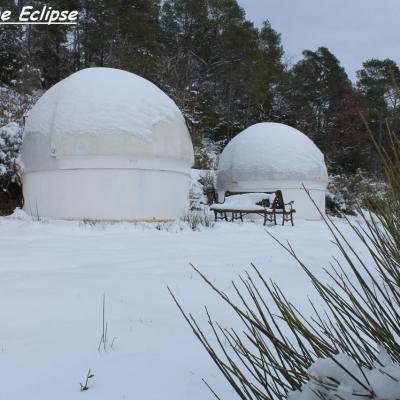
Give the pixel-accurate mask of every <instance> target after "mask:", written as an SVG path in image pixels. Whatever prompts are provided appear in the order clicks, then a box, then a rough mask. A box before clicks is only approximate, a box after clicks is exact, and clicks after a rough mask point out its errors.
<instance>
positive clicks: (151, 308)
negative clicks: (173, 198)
mask: <svg viewBox="0 0 400 400" xmlns="http://www.w3.org/2000/svg"><path fill="white" fill-rule="evenodd" d="M338 224H339V225H340V227H341V228H342V229H343V231H344V232H345V234H346V235H347V236H348V237H350V238H351V237H352V235H353V234H352V233H351V230H350V227H349V226H348V225H347V224H346V223H345V222H344V221H338ZM160 227H161V229H160ZM157 228H158V229H157ZM265 230H268V231H269V232H271V233H273V234H274V235H276V236H277V237H278V238H279V239H281V240H289V241H290V242H291V244H292V245H293V247H294V248H295V249H296V250H297V251H298V254H299V255H300V257H301V258H302V259H303V260H305V261H306V262H307V264H308V265H309V266H310V268H311V269H312V271H314V272H315V273H316V274H317V275H319V276H323V272H322V267H324V266H327V265H328V263H329V261H330V260H331V257H332V256H333V255H335V254H337V250H336V249H335V246H334V244H332V243H331V241H330V240H331V237H330V234H329V232H328V230H327V228H326V226H325V225H324V224H323V223H322V222H306V221H296V224H295V226H294V227H293V228H292V227H291V226H284V227H282V226H270V227H266V228H264V227H263V226H262V225H261V224H260V223H258V222H257V223H251V222H246V223H242V224H240V223H227V222H219V223H217V224H216V225H215V226H214V227H212V228H204V229H202V230H200V231H199V232H193V231H191V230H189V229H188V228H187V227H185V225H184V224H183V223H175V224H167V225H165V226H160V225H146V224H143V225H140V224H138V225H133V224H124V223H121V224H114V225H106V224H95V225H93V224H84V223H77V222H62V221H51V222H49V221H48V222H46V221H31V220H29V219H23V218H22V219H18V218H0V321H1V324H0V399H7V400H12V399H30V400H36V399H37V400H39V399H40V400H50V399H51V400H62V399H65V400H74V399H96V400H102V399H104V400H115V399H132V400H133V399H134V400H136V399H146V400H153V399H154V400H156V399H157V400H160V399H165V400H169V399H171V400H172V399H173V400H189V399H190V400H197V399H199V400H200V399H202V400H203V399H208V398H213V397H212V395H211V393H210V392H209V390H208V389H207V387H206V386H205V385H204V384H203V382H202V378H205V379H206V380H207V381H208V382H209V383H210V384H211V385H212V386H213V388H215V390H216V391H217V392H218V393H219V394H221V395H222V398H232V399H233V398H235V396H234V395H231V389H230V388H229V387H228V385H227V384H226V383H225V381H224V379H223V378H222V376H220V374H219V372H218V371H217V370H216V368H215V367H214V365H213V363H212V362H211V361H210V359H209V358H208V355H207V354H206V353H205V352H204V350H203V349H202V348H201V346H200V344H199V343H198V342H197V340H196V339H195V337H194V336H193V334H192V332H191V331H190V329H189V328H188V326H187V325H186V323H185V322H184V320H183V319H182V317H181V316H180V314H179V312H178V310H177V308H176V306H175V305H174V304H173V302H172V300H171V298H170V296H169V294H168V291H167V285H168V286H169V287H170V288H171V289H172V290H173V292H174V293H175V294H176V296H177V297H178V299H179V300H180V301H181V303H182V304H183V306H184V308H185V309H186V310H188V311H191V312H193V314H195V315H196V316H197V317H198V318H199V320H200V322H202V323H203V326H204V328H205V330H206V331H207V326H206V323H205V315H204V308H203V306H204V305H207V307H208V308H209V310H210V312H211V313H212V316H213V317H214V318H215V319H217V320H218V321H220V322H222V324H223V325H225V326H232V325H235V324H236V320H235V319H234V318H233V317H232V314H231V312H230V310H229V309H227V308H226V306H224V305H223V304H221V302H220V301H219V300H218V298H217V297H216V295H214V294H213V293H212V292H211V291H210V289H209V288H207V287H206V286H205V284H204V283H203V282H202V281H201V280H200V278H199V277H198V276H196V275H195V274H194V273H193V272H192V271H191V268H190V266H189V263H193V264H195V265H196V266H197V267H198V268H199V269H200V270H201V271H202V272H204V273H205V274H206V275H207V276H208V277H209V278H210V279H211V280H212V281H214V282H215V283H216V284H217V286H218V287H220V288H222V289H223V290H224V291H226V292H228V293H232V294H233V291H232V286H231V283H230V281H231V280H232V279H237V277H238V274H240V273H242V272H243V271H244V270H245V269H250V264H251V263H254V264H256V265H257V266H258V267H259V268H260V270H261V271H262V273H263V274H264V276H265V277H267V278H271V279H273V280H274V281H276V282H278V283H279V285H280V286H281V287H282V289H283V290H284V291H285V292H286V293H287V295H288V297H289V298H290V299H291V300H292V301H293V302H294V303H295V304H296V305H298V306H299V307H300V308H301V309H302V311H304V312H306V313H307V312H308V311H309V306H308V303H307V296H310V297H311V298H315V294H313V290H312V288H311V287H310V284H309V282H308V281H307V279H306V278H305V276H304V274H303V273H302V272H301V270H300V269H299V267H298V266H297V265H296V263H295V262H294V261H293V260H292V259H291V258H290V257H289V256H288V255H286V254H285V252H284V250H283V249H282V248H280V247H279V245H278V244H277V243H275V242H274V241H273V239H271V237H269V236H268V235H267V233H266V232H265ZM355 246H356V248H359V254H361V255H366V253H365V250H364V249H363V248H362V247H361V245H359V244H356V245H355ZM103 293H105V294H106V295H105V299H106V300H105V302H106V307H105V320H106V322H107V326H108V334H107V336H108V339H107V351H101V352H99V351H98V345H99V341H100V337H101V333H102V301H103ZM114 338H115V339H114ZM113 340H114V343H113V346H112V347H113V348H112V349H111V343H112V341H113ZM89 368H90V369H91V370H92V372H93V373H94V375H95V376H94V378H93V379H91V380H90V382H89V386H90V389H89V390H88V391H85V392H80V390H79V382H83V381H84V378H85V377H86V374H87V371H88V369H89Z"/></svg>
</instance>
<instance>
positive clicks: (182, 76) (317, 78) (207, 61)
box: [0, 0, 400, 173]
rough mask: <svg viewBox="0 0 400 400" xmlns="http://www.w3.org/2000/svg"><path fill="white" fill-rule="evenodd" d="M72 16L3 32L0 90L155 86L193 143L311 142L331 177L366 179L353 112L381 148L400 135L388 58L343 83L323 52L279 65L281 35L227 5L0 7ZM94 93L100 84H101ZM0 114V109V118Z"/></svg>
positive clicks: (360, 131)
mask: <svg viewBox="0 0 400 400" xmlns="http://www.w3.org/2000/svg"><path fill="white" fill-rule="evenodd" d="M49 3H50V4H51V6H53V7H54V8H58V9H71V10H72V9H77V10H79V11H80V15H79V23H78V25H76V26H62V25H53V26H28V27H20V26H1V27H0V39H1V42H0V85H2V86H9V85H15V84H16V83H15V82H17V83H18V88H17V89H18V90H19V91H25V93H27V92H29V91H30V92H33V91H34V90H38V89H41V90H44V89H47V88H49V87H50V86H51V85H53V84H55V83H56V82H58V81H59V80H61V79H63V78H65V77H66V76H68V75H69V74H71V73H73V72H75V71H77V70H80V69H82V68H87V67H91V66H106V67H114V68H121V69H125V70H128V71H131V72H134V73H136V74H139V75H141V76H143V77H145V78H147V79H149V80H151V81H152V82H154V83H155V84H157V85H158V86H159V87H161V88H162V89H163V90H164V91H165V92H166V93H167V94H168V95H170V96H171V97H172V98H173V99H174V100H175V101H176V103H177V104H178V106H179V107H180V108H181V110H182V111H183V112H184V115H185V117H186V120H187V123H188V126H189V128H190V131H191V134H192V138H193V142H194V143H195V145H196V146H200V145H201V143H202V141H203V140H204V138H207V139H209V140H212V141H226V140H228V139H230V138H231V137H233V136H234V135H235V134H237V133H238V132H239V131H240V130H242V129H244V128H246V127H247V126H249V125H251V124H253V123H256V122H260V121H277V122H284V123H287V124H290V125H292V126H294V127H296V128H298V129H300V130H301V131H303V132H305V133H306V134H307V135H309V136H310V137H311V138H312V139H313V140H315V142H316V143H317V144H318V146H319V147H320V148H321V150H322V151H323V152H324V153H325V155H326V157H327V160H328V164H329V168H330V170H331V171H332V172H334V173H341V172H346V173H353V172H355V171H356V169H357V168H362V169H364V170H366V171H375V169H376V162H375V160H374V157H373V156H372V152H371V148H370V144H369V141H368V134H367V132H366V128H365V125H364V123H363V121H362V119H361V117H360V112H361V113H362V114H363V115H364V117H365V119H366V120H367V121H368V123H369V124H370V127H371V129H372V130H373V131H374V132H376V134H377V140H378V141H379V142H380V143H384V141H385V137H384V134H383V132H384V131H385V124H386V122H387V121H389V122H390V123H391V124H392V126H393V128H394V130H395V131H397V130H398V128H399V110H400V108H399V102H398V100H397V97H396V95H395V92H396V87H395V84H394V82H396V81H399V80H400V79H399V78H400V71H399V68H398V66H397V65H396V64H395V62H394V61H392V60H388V59H387V60H375V59H373V60H368V61H366V62H365V63H364V64H363V65H362V68H361V69H360V71H359V72H358V75H357V76H358V80H357V82H356V83H354V84H353V83H352V82H351V81H350V80H349V78H348V76H347V74H346V72H345V70H344V69H343V67H342V66H341V65H340V62H339V61H338V59H337V58H336V57H335V56H334V54H332V53H331V52H330V51H329V50H328V49H327V48H326V47H320V48H318V49H317V50H315V51H311V50H306V51H304V53H303V58H302V59H301V60H300V61H298V62H297V63H296V64H294V65H288V64H287V63H286V62H285V57H284V49H283V47H282V44H281V39H280V34H279V33H277V32H276V31H275V30H274V29H273V28H272V27H271V25H270V23H269V22H268V21H267V20H266V21H265V22H264V24H263V26H262V27H261V28H256V27H255V26H254V25H253V23H251V22H250V21H248V20H247V19H246V16H245V13H244V10H243V9H242V8H240V7H239V5H238V4H237V2H236V0H165V1H160V0H56V1H52V2H45V1H41V0H33V1H24V0H19V1H17V2H15V1H14V0H2V1H0V6H2V7H1V8H3V9H14V10H16V11H17V10H18V8H21V7H22V6H23V5H33V6H35V7H37V8H40V7H42V6H43V5H45V4H47V5H48V4H49ZM100 84H101V83H100ZM0 112H1V111H0Z"/></svg>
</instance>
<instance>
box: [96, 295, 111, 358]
mask: <svg viewBox="0 0 400 400" xmlns="http://www.w3.org/2000/svg"><path fill="white" fill-rule="evenodd" d="M101 326H102V331H101V337H100V342H99V345H98V347H97V351H98V352H99V353H100V352H101V351H108V350H110V349H111V350H112V349H113V347H114V342H115V339H116V337H115V336H114V337H113V339H112V341H111V344H109V342H108V322H107V321H106V294H105V293H103V308H102V325H101Z"/></svg>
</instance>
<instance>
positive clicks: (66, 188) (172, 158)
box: [21, 68, 193, 221]
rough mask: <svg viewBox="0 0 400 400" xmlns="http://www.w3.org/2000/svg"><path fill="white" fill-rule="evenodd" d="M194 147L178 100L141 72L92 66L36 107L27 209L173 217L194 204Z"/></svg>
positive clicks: (29, 142) (61, 214)
mask: <svg viewBox="0 0 400 400" xmlns="http://www.w3.org/2000/svg"><path fill="white" fill-rule="evenodd" d="M192 164H193V147H192V142H191V139H190V135H189V132H188V130H187V127H186V124H185V120H184V118H183V116H182V113H181V112H180V111H179V109H178V107H177V106H176V105H175V103H174V102H173V101H172V100H171V99H170V98H169V97H168V96H167V95H166V94H165V93H163V92H162V91H161V90H160V89H159V88H158V87H157V86H155V85H153V84H152V83H151V82H149V81H147V80H146V79H143V78H141V77H139V76H137V75H135V74H132V73H129V72H126V71H121V70H117V69H111V68H88V69H84V70H82V71H79V72H76V73H74V74H73V75H71V76H69V77H68V78H66V79H64V80H62V81H61V82H59V83H57V84H56V85H54V86H53V87H52V88H51V89H49V90H48V91H47V92H46V93H44V95H43V96H42V97H41V98H40V99H39V100H38V102H37V103H36V104H35V106H34V107H33V108H32V110H31V111H30V112H29V115H28V119H27V121H26V125H25V131H24V139H23V147H22V157H21V165H22V168H23V177H22V180H23V193H24V199H25V202H24V209H25V210H26V211H27V212H28V213H30V214H34V215H36V214H38V216H46V217H53V218H62V219H85V218H87V219H96V220H97V219H99V220H152V221H153V220H168V219H175V218H178V217H180V216H182V215H183V214H184V213H185V212H186V211H187V207H188V204H189V200H188V193H189V180H190V167H191V165H192Z"/></svg>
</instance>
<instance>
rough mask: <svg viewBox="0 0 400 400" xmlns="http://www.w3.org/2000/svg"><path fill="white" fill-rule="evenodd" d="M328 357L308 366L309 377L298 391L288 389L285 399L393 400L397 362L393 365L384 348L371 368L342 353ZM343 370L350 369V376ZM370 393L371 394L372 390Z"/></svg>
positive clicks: (399, 383) (399, 375) (399, 370)
mask: <svg viewBox="0 0 400 400" xmlns="http://www.w3.org/2000/svg"><path fill="white" fill-rule="evenodd" d="M334 359H335V361H334V360H332V359H318V360H317V361H315V362H314V364H313V365H312V366H311V367H310V368H309V370H308V372H309V376H310V380H309V381H308V382H307V383H306V384H305V385H303V387H302V388H301V391H300V390H298V391H295V392H291V393H289V396H288V400H319V399H320V398H321V397H320V396H318V395H317V394H316V393H318V392H319V393H321V394H322V395H323V396H324V398H326V399H327V400H334V399H335V400H337V399H343V400H359V399H360V398H364V399H369V398H374V399H378V400H397V399H398V398H399V393H400V366H398V365H395V364H394V363H393V362H392V361H391V359H390V357H389V356H388V354H387V353H386V351H385V350H383V349H381V350H380V355H379V363H377V365H375V368H372V369H368V368H362V372H361V370H360V369H359V367H358V366H357V365H356V363H355V362H354V361H353V360H352V359H351V358H350V357H349V356H347V355H345V354H338V355H337V356H335V357H334ZM346 371H350V372H351V374H352V375H353V377H352V376H350V375H349V373H347V372H346ZM372 393H373V397H372V395H371V394H372Z"/></svg>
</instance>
